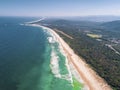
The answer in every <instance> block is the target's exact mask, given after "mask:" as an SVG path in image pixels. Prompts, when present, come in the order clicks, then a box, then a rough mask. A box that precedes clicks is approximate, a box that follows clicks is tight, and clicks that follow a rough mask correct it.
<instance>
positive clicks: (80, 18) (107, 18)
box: [63, 15, 120, 22]
mask: <svg viewBox="0 0 120 90" xmlns="http://www.w3.org/2000/svg"><path fill="white" fill-rule="evenodd" d="M63 19H66V20H75V21H95V22H109V21H114V20H120V16H110V15H109V16H108V15H107V16H104V15H101V16H76V17H63Z"/></svg>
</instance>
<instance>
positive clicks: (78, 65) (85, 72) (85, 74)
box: [49, 29, 112, 90]
mask: <svg viewBox="0 0 120 90" xmlns="http://www.w3.org/2000/svg"><path fill="white" fill-rule="evenodd" d="M49 30H50V32H52V33H53V34H54V35H55V36H56V38H57V39H58V41H59V43H60V44H61V45H62V47H63V49H64V51H65V53H66V55H67V58H68V60H69V63H72V65H73V66H74V67H75V69H76V70H77V71H78V73H79V75H80V77H81V78H82V80H83V81H84V83H85V85H86V86H88V87H89V90H112V89H111V87H110V86H109V85H108V84H107V83H106V82H105V81H104V80H103V79H102V78H101V77H100V76H98V75H97V74H96V72H95V71H93V70H92V69H91V68H90V67H89V65H88V64H86V63H85V62H84V61H83V59H81V58H80V57H79V56H77V55H76V54H75V53H74V51H73V50H72V49H71V48H70V47H69V45H68V44H67V43H66V42H65V41H64V40H63V39H62V38H61V37H60V36H59V35H58V34H57V33H56V32H55V31H53V30H51V29H49Z"/></svg>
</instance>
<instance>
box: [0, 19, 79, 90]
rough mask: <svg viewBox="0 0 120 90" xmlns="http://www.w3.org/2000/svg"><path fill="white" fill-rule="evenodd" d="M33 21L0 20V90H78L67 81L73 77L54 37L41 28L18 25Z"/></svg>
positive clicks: (72, 83)
mask: <svg viewBox="0 0 120 90" xmlns="http://www.w3.org/2000/svg"><path fill="white" fill-rule="evenodd" d="M36 19H38V18H27V17H0V90H80V88H81V86H80V87H78V86H77V88H76V85H79V84H78V82H76V81H75V82H71V81H70V80H68V78H69V79H71V78H73V79H74V77H72V76H69V75H71V74H70V73H69V72H68V69H67V67H66V57H65V56H64V54H63V53H62V52H61V51H60V47H59V43H58V42H57V41H56V40H54V38H53V37H54V36H52V35H51V34H50V32H48V31H47V30H44V29H42V28H40V27H32V26H25V25H20V24H21V23H25V22H29V21H33V20H36ZM48 37H49V38H52V40H53V41H54V43H51V42H50V41H49V38H48ZM52 54H54V55H52ZM51 61H52V62H56V61H57V62H58V63H55V64H52V63H51ZM56 65H58V66H57V67H58V68H57V67H56ZM58 71H59V72H58ZM56 72H57V73H56ZM56 75H60V77H58V76H56ZM76 83H77V84H76ZM74 84H75V86H74Z"/></svg>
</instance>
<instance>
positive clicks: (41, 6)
mask: <svg viewBox="0 0 120 90" xmlns="http://www.w3.org/2000/svg"><path fill="white" fill-rule="evenodd" d="M98 15H102V16H104V15H105V16H107V15H110V16H120V1H119V0H84V1H83V0H74V1H73V0H43V1H42V0H20V1H18V0H3V1H0V16H52V17H54V16H55V17H56V16H57V17H59V16H98Z"/></svg>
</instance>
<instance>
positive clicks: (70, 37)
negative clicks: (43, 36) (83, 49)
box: [54, 29, 73, 39]
mask: <svg viewBox="0 0 120 90" xmlns="http://www.w3.org/2000/svg"><path fill="white" fill-rule="evenodd" d="M54 31H56V32H58V33H61V34H62V35H64V36H66V37H68V38H69V39H73V37H72V36H70V35H68V34H66V33H64V32H62V31H60V30H57V29H54Z"/></svg>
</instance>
